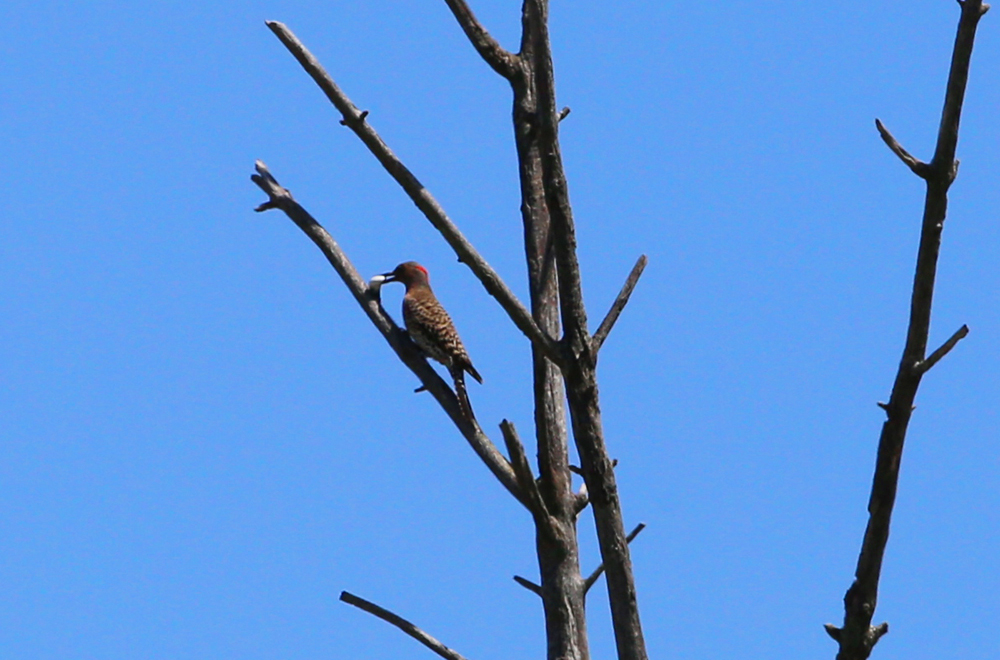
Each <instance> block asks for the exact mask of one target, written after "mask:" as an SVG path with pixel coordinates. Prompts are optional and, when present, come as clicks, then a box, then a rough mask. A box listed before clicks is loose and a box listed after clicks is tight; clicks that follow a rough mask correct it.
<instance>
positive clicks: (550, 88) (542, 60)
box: [525, 0, 646, 660]
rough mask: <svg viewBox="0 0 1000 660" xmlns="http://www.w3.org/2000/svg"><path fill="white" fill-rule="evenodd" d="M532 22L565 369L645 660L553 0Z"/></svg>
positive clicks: (602, 536) (627, 614) (591, 480)
mask: <svg viewBox="0 0 1000 660" xmlns="http://www.w3.org/2000/svg"><path fill="white" fill-rule="evenodd" d="M525 9H526V16H527V20H528V21H529V22H531V23H533V24H534V25H536V26H537V29H536V30H535V31H534V32H533V33H532V35H531V37H532V39H531V44H532V48H533V53H532V55H533V62H534V74H535V77H536V78H535V90H536V93H537V103H538V112H537V113H536V116H537V130H538V134H539V142H540V145H539V146H540V152H541V156H542V177H543V185H544V188H545V202H546V205H547V206H548V210H549V214H550V216H551V222H552V236H553V244H554V248H555V255H556V268H557V272H558V280H559V304H560V308H561V317H562V324H563V332H564V338H563V343H564V350H566V351H567V353H568V355H567V357H566V360H565V363H564V364H563V375H564V377H565V381H566V392H567V398H568V400H569V410H570V419H571V421H572V425H573V436H574V439H575V441H576V447H577V451H578V452H579V454H580V462H581V467H582V468H583V473H584V479H585V481H586V482H587V489H588V491H589V494H590V502H591V508H592V510H593V512H594V523H595V526H596V528H597V539H598V543H599V545H600V548H601V559H602V560H603V562H604V566H605V570H606V573H607V584H608V598H609V600H610V604H611V618H612V624H613V626H614V631H615V642H616V644H617V650H618V658H619V660H646V645H645V641H644V639H643V635H642V625H641V623H640V621H639V606H638V599H637V597H636V591H635V580H634V578H633V575H632V561H631V558H630V556H629V550H628V543H627V542H626V540H625V528H624V524H623V522H622V511H621V502H620V500H619V496H618V486H617V484H616V482H615V475H614V469H613V468H612V466H611V459H610V457H609V456H608V452H607V448H606V446H605V444H604V431H603V428H602V423H601V410H600V402H599V397H598V390H597V374H596V366H597V364H596V360H597V355H596V353H595V352H594V350H593V344H592V342H591V338H590V333H589V331H588V329H587V311H586V307H585V306H584V302H583V289H582V283H581V279H580V266H579V263H578V261H577V255H576V232H575V228H574V224H573V212H572V208H571V207H570V203H569V191H568V187H567V184H566V176H565V172H564V171H563V166H562V156H561V154H560V150H559V111H558V110H557V108H556V99H555V78H554V73H553V68H552V51H551V46H550V42H549V34H548V3H547V1H546V0H525Z"/></svg>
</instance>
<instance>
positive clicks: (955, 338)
mask: <svg viewBox="0 0 1000 660" xmlns="http://www.w3.org/2000/svg"><path fill="white" fill-rule="evenodd" d="M968 334H969V326H967V325H963V326H962V327H961V328H959V329H958V330H956V331H955V334H953V335H952V336H951V337H949V338H948V341H946V342H945V343H943V344H941V347H940V348H938V349H937V350H936V351H934V352H933V353H931V354H930V355H929V356H927V359H926V360H922V361H920V362H918V363H917V364H916V366H915V367H914V368H915V369H916V370H917V371H919V372H920V373H922V374H925V373H927V372H928V371H930V370H931V367H933V366H934V365H935V364H937V363H938V362H940V361H941V358H943V357H944V356H945V355H948V353H950V352H951V349H953V348H955V344H957V343H958V342H960V341H961V340H963V339H965V337H966V336H967V335H968Z"/></svg>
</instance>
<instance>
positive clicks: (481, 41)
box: [444, 0, 519, 80]
mask: <svg viewBox="0 0 1000 660" xmlns="http://www.w3.org/2000/svg"><path fill="white" fill-rule="evenodd" d="M444 1H445V3H446V4H447V5H448V9H451V13H453V14H454V15H455V20H457V21H458V24H459V25H461V26H462V30H463V31H464V32H465V36H467V37H468V38H469V41H471V42H472V45H473V46H474V47H475V48H476V52H478V53H479V56H480V57H482V58H483V60H485V61H486V63H487V64H489V65H490V66H491V67H493V70H494V71H496V72H497V73H499V74H500V75H501V76H503V77H504V78H506V79H508V80H510V79H511V78H513V77H514V76H515V75H516V74H517V68H518V63H519V58H518V56H517V55H515V54H513V53H511V52H508V51H506V50H504V48H503V47H502V46H501V45H500V44H499V42H497V40H496V39H494V38H493V37H492V36H490V33H489V32H487V31H486V28H484V27H483V26H482V24H481V23H480V22H479V19H477V18H476V15H475V14H473V13H472V10H471V9H470V8H469V5H468V4H467V3H466V2H465V0H444Z"/></svg>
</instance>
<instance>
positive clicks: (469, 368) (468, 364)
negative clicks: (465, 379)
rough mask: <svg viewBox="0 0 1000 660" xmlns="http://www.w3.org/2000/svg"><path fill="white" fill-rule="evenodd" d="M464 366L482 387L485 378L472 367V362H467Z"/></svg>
mask: <svg viewBox="0 0 1000 660" xmlns="http://www.w3.org/2000/svg"><path fill="white" fill-rule="evenodd" d="M463 366H464V367H465V370H466V371H468V372H469V374H470V375H471V376H472V377H473V378H475V379H476V382H478V383H479V384H480V385H482V384H483V377H482V376H480V375H479V372H478V371H476V368H475V367H474V366H472V363H471V362H466V363H465V364H464V365H463Z"/></svg>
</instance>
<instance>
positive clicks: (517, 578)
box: [514, 575, 542, 596]
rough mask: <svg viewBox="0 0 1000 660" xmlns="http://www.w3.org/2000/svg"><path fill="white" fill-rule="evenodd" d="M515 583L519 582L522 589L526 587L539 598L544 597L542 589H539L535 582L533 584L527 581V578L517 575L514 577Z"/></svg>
mask: <svg viewBox="0 0 1000 660" xmlns="http://www.w3.org/2000/svg"><path fill="white" fill-rule="evenodd" d="M514 582H517V583H518V584H519V585H521V586H522V587H524V588H525V589H527V590H528V591H530V592H532V593H533V594H536V595H538V596H541V595H542V588H541V587H539V586H538V585H537V584H535V583H534V582H532V581H531V580H528V579H525V578H523V577H521V576H520V575H515V576H514Z"/></svg>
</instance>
